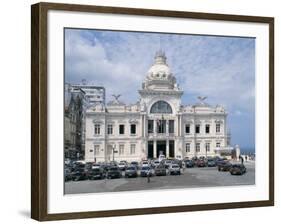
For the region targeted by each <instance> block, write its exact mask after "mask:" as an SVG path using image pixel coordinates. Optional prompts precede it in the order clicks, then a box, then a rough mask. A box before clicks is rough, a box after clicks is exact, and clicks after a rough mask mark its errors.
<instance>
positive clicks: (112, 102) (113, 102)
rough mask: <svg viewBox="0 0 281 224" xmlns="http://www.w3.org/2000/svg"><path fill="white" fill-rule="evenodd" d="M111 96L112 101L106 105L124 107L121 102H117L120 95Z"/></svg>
mask: <svg viewBox="0 0 281 224" xmlns="http://www.w3.org/2000/svg"><path fill="white" fill-rule="evenodd" d="M111 96H113V98H114V100H112V101H110V102H108V105H120V106H121V105H122V106H123V105H125V104H124V103H123V102H121V101H120V100H119V98H120V96H121V94H118V95H115V94H112V95H111Z"/></svg>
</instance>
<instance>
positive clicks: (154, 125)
mask: <svg viewBox="0 0 281 224" xmlns="http://www.w3.org/2000/svg"><path fill="white" fill-rule="evenodd" d="M153 133H154V135H156V134H157V122H156V120H155V119H154V120H153Z"/></svg>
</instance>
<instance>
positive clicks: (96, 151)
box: [94, 145, 100, 155]
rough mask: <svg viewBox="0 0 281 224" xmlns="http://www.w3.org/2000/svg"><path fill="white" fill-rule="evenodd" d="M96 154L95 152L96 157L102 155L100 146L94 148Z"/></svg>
mask: <svg viewBox="0 0 281 224" xmlns="http://www.w3.org/2000/svg"><path fill="white" fill-rule="evenodd" d="M94 152H95V155H99V154H100V146H99V145H95V146H94Z"/></svg>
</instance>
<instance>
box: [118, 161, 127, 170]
mask: <svg viewBox="0 0 281 224" xmlns="http://www.w3.org/2000/svg"><path fill="white" fill-rule="evenodd" d="M118 168H119V169H120V170H122V171H124V170H125V169H126V168H127V164H126V163H125V162H120V163H119V164H118Z"/></svg>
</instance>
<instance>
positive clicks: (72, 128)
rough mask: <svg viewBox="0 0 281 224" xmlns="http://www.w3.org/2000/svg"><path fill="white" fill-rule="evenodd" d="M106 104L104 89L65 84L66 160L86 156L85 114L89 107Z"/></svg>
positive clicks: (88, 85) (83, 83)
mask: <svg viewBox="0 0 281 224" xmlns="http://www.w3.org/2000/svg"><path fill="white" fill-rule="evenodd" d="M95 104H99V105H104V104H105V89H104V87H100V86H95V85H90V84H87V83H86V82H85V80H83V81H82V84H69V83H67V84H65V110H64V139H65V140H64V148H65V156H66V158H72V159H77V158H83V157H84V154H85V112H86V110H87V108H88V107H90V106H92V105H95Z"/></svg>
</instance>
